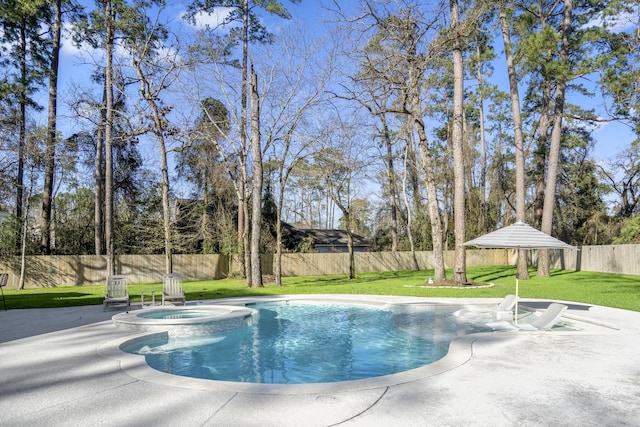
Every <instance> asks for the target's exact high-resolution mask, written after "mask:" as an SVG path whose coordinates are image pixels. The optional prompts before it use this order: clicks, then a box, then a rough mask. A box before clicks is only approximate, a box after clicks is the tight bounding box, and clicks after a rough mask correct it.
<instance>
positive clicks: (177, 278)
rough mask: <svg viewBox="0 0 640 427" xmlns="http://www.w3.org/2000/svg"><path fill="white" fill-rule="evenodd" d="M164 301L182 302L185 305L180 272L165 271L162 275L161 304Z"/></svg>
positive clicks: (163, 303)
mask: <svg viewBox="0 0 640 427" xmlns="http://www.w3.org/2000/svg"><path fill="white" fill-rule="evenodd" d="M166 301H176V302H182V305H186V299H185V296H184V291H183V290H182V274H180V273H167V274H163V275H162V305H165V302H166Z"/></svg>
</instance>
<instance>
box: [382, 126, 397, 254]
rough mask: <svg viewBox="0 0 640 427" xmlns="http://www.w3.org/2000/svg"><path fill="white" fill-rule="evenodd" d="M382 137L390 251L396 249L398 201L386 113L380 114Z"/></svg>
mask: <svg viewBox="0 0 640 427" xmlns="http://www.w3.org/2000/svg"><path fill="white" fill-rule="evenodd" d="M381 118H382V126H383V138H384V142H385V146H386V149H387V153H386V161H387V179H388V185H389V209H391V212H390V213H391V252H396V251H397V250H398V202H397V197H396V172H395V170H394V167H393V144H392V142H391V134H390V131H389V125H388V124H387V116H386V114H382V117H381Z"/></svg>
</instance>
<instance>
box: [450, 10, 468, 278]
mask: <svg viewBox="0 0 640 427" xmlns="http://www.w3.org/2000/svg"><path fill="white" fill-rule="evenodd" d="M449 4H450V8H451V29H452V30H453V129H452V135H451V139H452V145H453V173H454V190H453V200H454V205H453V212H454V224H455V229H454V234H455V260H454V273H455V275H456V279H457V281H458V283H461V284H463V283H466V281H467V273H466V268H467V265H466V252H465V247H464V245H463V243H464V242H465V229H466V207H465V183H464V181H465V173H464V139H463V137H464V135H463V127H464V105H463V102H464V93H463V91H464V82H463V78H464V68H463V62H462V40H461V37H462V35H461V34H460V12H459V10H458V1H457V0H450V3H449Z"/></svg>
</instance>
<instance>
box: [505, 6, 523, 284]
mask: <svg viewBox="0 0 640 427" xmlns="http://www.w3.org/2000/svg"><path fill="white" fill-rule="evenodd" d="M505 7H506V6H505V4H504V3H503V2H501V3H500V27H501V30H502V40H503V42H504V54H505V56H506V61H507V73H508V75H509V93H510V96H511V115H512V116H513V135H514V144H515V151H516V220H518V221H522V222H526V205H525V186H524V159H525V156H524V136H523V134H522V116H521V114H520V94H519V92H518V78H517V75H516V67H515V62H514V59H513V48H512V44H511V34H510V32H509V25H508V23H507V12H506V10H505ZM517 259H518V266H517V273H516V274H517V276H518V278H519V279H522V280H528V279H529V269H528V264H527V253H526V251H525V250H524V249H520V250H519V253H518V258H517Z"/></svg>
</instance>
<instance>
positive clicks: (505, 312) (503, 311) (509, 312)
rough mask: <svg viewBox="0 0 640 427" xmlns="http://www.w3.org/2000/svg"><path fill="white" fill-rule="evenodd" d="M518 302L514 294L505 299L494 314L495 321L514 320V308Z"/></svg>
mask: <svg viewBox="0 0 640 427" xmlns="http://www.w3.org/2000/svg"><path fill="white" fill-rule="evenodd" d="M517 301H518V299H517V298H516V296H515V295H513V294H509V295H507V296H506V297H504V299H503V300H502V301H501V302H500V304H498V306H497V307H496V309H495V310H494V312H493V320H513V307H515V305H516V303H517Z"/></svg>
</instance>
